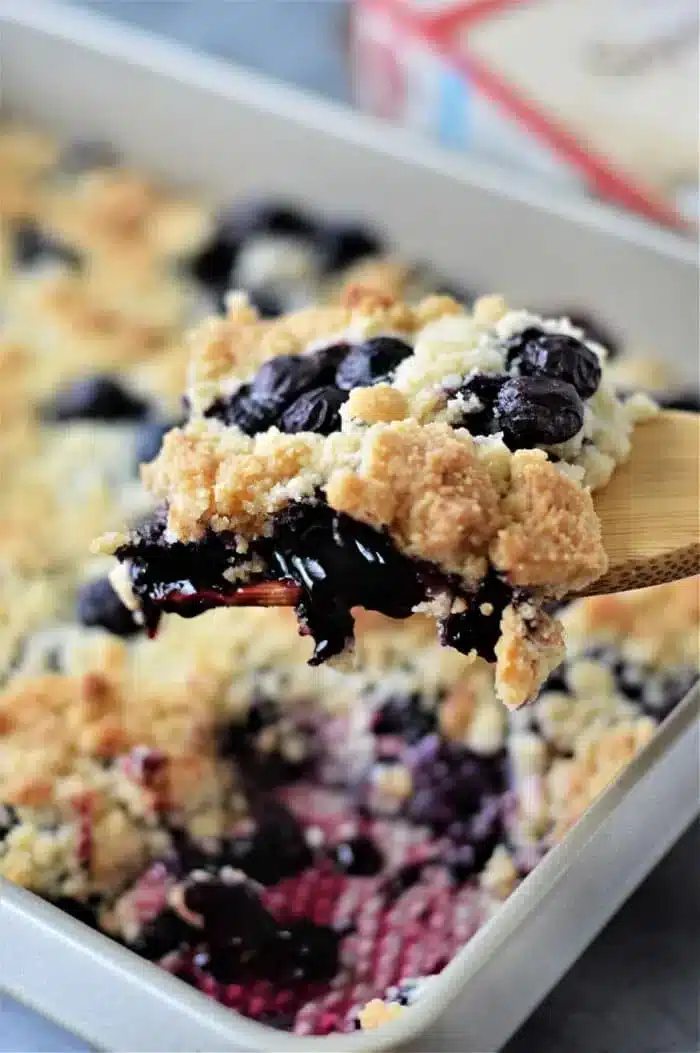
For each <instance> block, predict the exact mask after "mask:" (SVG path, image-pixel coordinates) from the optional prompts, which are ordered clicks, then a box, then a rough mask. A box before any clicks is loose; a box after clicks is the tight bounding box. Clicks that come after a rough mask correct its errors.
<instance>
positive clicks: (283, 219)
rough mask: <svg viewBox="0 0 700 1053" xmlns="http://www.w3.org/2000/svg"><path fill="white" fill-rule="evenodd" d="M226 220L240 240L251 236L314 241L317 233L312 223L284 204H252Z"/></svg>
mask: <svg viewBox="0 0 700 1053" xmlns="http://www.w3.org/2000/svg"><path fill="white" fill-rule="evenodd" d="M230 221H231V225H232V226H233V227H235V228H236V230H237V232H238V235H239V237H240V238H241V239H244V238H249V237H251V236H253V235H254V234H274V235H278V236H280V237H297V238H314V237H315V236H316V232H317V224H316V222H315V220H314V219H312V217H311V216H309V215H308V214H307V213H306V212H305V211H304V210H303V209H302V208H300V207H299V206H298V205H294V204H291V203H288V202H278V203H271V202H253V203H251V204H249V205H247V206H245V207H243V208H241V209H238V210H236V211H234V212H233V213H231V217H230Z"/></svg>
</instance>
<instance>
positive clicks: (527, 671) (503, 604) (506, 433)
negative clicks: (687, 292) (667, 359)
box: [99, 287, 653, 706]
mask: <svg viewBox="0 0 700 1053" xmlns="http://www.w3.org/2000/svg"><path fill="white" fill-rule="evenodd" d="M191 349H192V362H191V366H190V386H189V390H188V392H187V398H186V404H187V411H188V419H187V421H186V423H185V424H184V425H183V426H182V427H180V428H176V429H173V430H172V431H171V432H170V433H169V434H168V435H167V436H166V438H165V440H164V443H163V446H162V449H161V451H160V453H159V455H158V457H157V458H156V459H155V461H153V462H152V463H151V464H149V465H147V466H145V467H144V469H143V478H144V480H145V483H146V486H147V488H148V489H149V490H150V492H151V494H152V495H153V496H154V497H155V498H156V500H157V501H158V502H159V503H160V507H159V510H158V512H157V513H156V514H155V515H154V516H153V517H152V518H151V519H150V520H149V521H148V522H146V523H142V524H141V525H139V526H137V527H136V528H134V529H132V530H130V531H129V532H127V533H122V534H116V535H110V536H108V537H106V538H103V539H102V541H101V543H100V544H99V547H100V549H101V550H102V551H109V552H112V553H114V554H115V555H116V556H117V558H118V560H119V561H120V564H121V567H120V568H119V569H118V570H117V571H116V572H115V573H114V575H113V584H114V586H115V588H116V589H117V591H118V592H119V594H120V596H121V597H122V599H123V600H124V602H125V603H127V605H129V606H130V607H131V608H132V609H133V610H136V611H137V612H138V614H139V617H140V618H141V619H142V620H143V623H144V624H145V626H146V628H147V629H148V631H149V632H151V633H153V632H155V630H156V628H157V625H158V621H159V619H160V617H161V615H162V613H163V612H167V611H174V612H177V613H179V614H181V615H183V616H185V617H191V616H193V615H196V614H198V613H200V612H201V611H204V610H206V609H208V608H211V607H215V606H225V605H240V604H255V603H263V604H270V603H271V604H278V605H289V606H295V607H296V609H297V613H298V616H299V623H300V626H301V631H302V632H304V633H308V634H310V635H311V636H312V637H313V639H314V641H315V645H316V646H315V650H314V654H313V658H312V659H311V661H312V663H314V664H319V663H322V662H324V661H326V660H328V659H330V658H335V657H337V656H339V655H341V654H343V653H344V652H345V651H347V650H348V649H349V647H350V645H351V643H352V639H353V615H352V610H353V608H356V607H364V608H366V609H369V610H375V611H379V612H381V613H383V614H386V615H389V616H390V617H393V618H405V617H408V616H409V615H410V614H411V613H413V612H416V611H422V612H426V613H430V614H431V615H433V616H434V617H435V618H436V620H437V622H438V627H439V634H440V638H441V640H442V641H443V642H444V643H445V644H448V645H450V646H452V647H456V648H457V649H458V650H460V651H462V652H464V653H466V654H469V653H474V654H475V655H476V654H478V655H480V656H482V657H484V658H486V659H487V660H488V661H494V660H495V661H496V663H497V671H496V678H497V684H498V690H499V695H500V697H501V698H502V699H503V700H504V701H505V702H506V703H507V704H508V705H510V706H518V705H520V704H522V703H524V702H525V701H527V700H528V699H529V698H531V697H532V696H533V695H534V694H535V693H536V691H537V689H538V687H539V686H540V684H541V683H542V681H543V680H544V678H545V677H546V676H547V674H548V673H549V672H550V671H551V669H552V668H554V666H556V665H557V664H558V662H559V661H560V660H561V657H562V649H563V642H562V635H561V631H560V627H559V624H558V622H557V621H556V620H555V619H554V618H553V617H552V615H551V614H550V613H549V610H548V605H549V604H550V603H551V602H552V601H556V600H557V599H559V598H561V597H563V596H564V595H567V594H569V593H572V592H575V591H577V590H580V589H583V588H585V587H586V586H588V585H590V584H591V583H592V582H593V581H595V580H596V578H597V577H598V576H599V575H600V574H601V573H603V571H604V570H605V567H606V557H605V553H604V550H603V546H602V542H601V535H600V527H599V523H598V520H597V517H596V514H595V511H594V508H593V503H592V500H591V496H590V489H591V488H592V487H595V486H599V485H601V484H603V483H604V482H606V481H607V480H608V479H609V477H610V475H611V473H612V471H613V469H614V467H615V465H616V463H618V462H619V461H621V460H623V459H624V458H625V457H626V456H627V454H628V453H629V448H630V433H631V430H632V427H633V424H634V422H635V420H636V419H639V418H640V417H641V416H643V415H645V414H648V413H650V412H653V409H652V408H651V403H649V401H648V400H646V399H643V398H640V397H633V398H632V399H630V400H628V401H627V402H622V401H621V400H620V399H619V398H618V397H617V396H616V395H615V393H614V391H613V389H612V387H611V386H609V385H608V383H607V382H606V380H605V377H604V372H603V370H604V361H605V351H604V349H603V348H601V347H600V346H598V345H596V344H594V343H592V342H591V341H589V340H586V339H585V338H584V337H583V334H582V332H581V331H580V330H578V329H576V328H575V327H574V326H572V325H571V324H570V323H569V322H567V321H566V320H563V319H562V320H546V319H543V318H541V317H539V316H535V315H531V314H529V313H527V312H525V311H509V310H508V309H507V307H506V305H505V304H504V303H503V301H502V300H501V299H500V298H498V297H488V298H484V299H482V300H481V301H479V302H478V303H477V304H476V306H475V308H474V311H473V312H472V313H468V312H467V311H466V310H465V309H464V308H463V307H461V306H460V305H459V304H458V303H456V302H455V301H454V300H452V299H450V298H449V297H431V298H428V299H425V300H423V301H422V302H421V303H419V304H418V305H417V306H415V307H410V306H408V305H407V304H405V303H402V302H398V301H395V300H394V299H392V298H391V297H389V296H385V295H382V294H378V293H377V292H376V291H370V290H366V289H363V288H361V287H351V288H349V289H348V291H347V293H346V295H345V297H344V299H343V302H342V303H341V304H339V305H337V306H332V307H324V308H316V309H309V310H306V311H302V312H298V313H296V314H291V315H287V316H284V317H282V318H280V319H278V320H275V321H263V320H261V319H260V318H259V316H258V314H257V312H256V311H255V310H254V309H253V308H252V307H251V306H250V304H249V303H248V302H247V300H246V299H245V297H242V296H233V297H232V298H231V299H230V301H229V310H228V314H227V316H226V317H224V318H215V319H211V320H209V321H207V322H205V323H204V324H203V325H201V326H200V327H199V328H198V329H197V330H196V331H195V332H194V333H193V334H192V336H191Z"/></svg>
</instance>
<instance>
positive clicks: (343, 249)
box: [318, 222, 382, 272]
mask: <svg viewBox="0 0 700 1053" xmlns="http://www.w3.org/2000/svg"><path fill="white" fill-rule="evenodd" d="M318 241H319V245H320V249H321V258H322V260H323V266H324V268H325V269H326V270H327V271H331V272H332V271H339V270H343V269H344V268H345V267H350V266H351V265H352V264H353V263H357V262H358V260H363V259H366V258H367V257H368V256H378V255H379V254H380V253H381V251H382V242H381V239H380V238H379V237H378V236H377V235H376V234H375V233H374V231H371V230H368V229H367V227H363V226H361V225H360V224H359V223H343V222H340V223H328V224H326V225H325V226H324V227H322V228H321V230H320V231H319V234H318Z"/></svg>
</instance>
